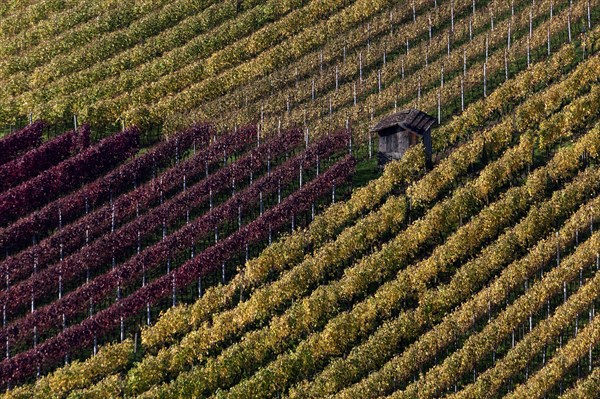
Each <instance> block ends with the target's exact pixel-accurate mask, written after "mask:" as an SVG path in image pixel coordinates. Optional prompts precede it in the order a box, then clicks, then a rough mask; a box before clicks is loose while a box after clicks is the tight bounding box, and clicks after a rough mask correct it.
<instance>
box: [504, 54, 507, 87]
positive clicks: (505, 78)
mask: <svg viewBox="0 0 600 399" xmlns="http://www.w3.org/2000/svg"><path fill="white" fill-rule="evenodd" d="M507 80H508V56H507V52H506V50H504V81H505V82H506V81H507Z"/></svg>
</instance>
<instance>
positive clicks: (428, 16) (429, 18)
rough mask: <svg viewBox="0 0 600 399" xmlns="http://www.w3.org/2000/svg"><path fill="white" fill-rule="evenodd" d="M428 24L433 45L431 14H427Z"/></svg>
mask: <svg viewBox="0 0 600 399" xmlns="http://www.w3.org/2000/svg"><path fill="white" fill-rule="evenodd" d="M427 22H428V23H429V43H431V36H432V34H431V14H427Z"/></svg>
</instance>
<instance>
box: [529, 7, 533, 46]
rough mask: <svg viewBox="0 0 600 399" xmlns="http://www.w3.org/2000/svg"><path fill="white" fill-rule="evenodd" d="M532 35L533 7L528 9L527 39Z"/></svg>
mask: <svg viewBox="0 0 600 399" xmlns="http://www.w3.org/2000/svg"><path fill="white" fill-rule="evenodd" d="M532 35H533V6H532V8H530V9H529V38H530V39H531V36H532Z"/></svg>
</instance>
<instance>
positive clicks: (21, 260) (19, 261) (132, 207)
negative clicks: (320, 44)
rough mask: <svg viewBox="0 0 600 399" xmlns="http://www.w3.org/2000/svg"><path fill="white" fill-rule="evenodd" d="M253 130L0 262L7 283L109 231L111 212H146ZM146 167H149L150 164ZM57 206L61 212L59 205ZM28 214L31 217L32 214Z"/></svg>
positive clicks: (117, 216)
mask: <svg viewBox="0 0 600 399" xmlns="http://www.w3.org/2000/svg"><path fill="white" fill-rule="evenodd" d="M254 132H256V130H255V129H254V128H247V129H241V130H238V131H237V132H235V133H231V134H227V135H225V136H223V137H222V138H221V139H220V140H219V141H218V142H216V143H214V144H213V145H211V146H209V147H207V148H205V149H203V150H202V151H199V152H198V153H197V154H196V155H195V156H194V157H192V158H190V159H188V160H187V161H185V162H182V163H179V164H178V165H176V166H175V167H173V168H171V169H169V170H167V171H166V172H164V173H163V174H161V175H159V176H158V177H157V178H156V179H153V180H151V181H149V182H148V183H146V184H144V185H142V186H140V187H138V188H137V189H135V190H133V191H132V192H130V193H128V194H125V195H122V196H120V197H118V198H117V199H116V200H114V201H113V204H112V206H111V205H109V204H107V205H104V206H103V207H101V208H99V209H97V210H95V211H94V212H92V213H90V214H88V215H86V216H84V217H82V218H80V219H79V220H77V221H76V222H74V223H71V224H70V225H67V226H65V227H63V228H62V229H61V230H60V231H58V232H57V233H56V234H54V235H52V236H50V237H48V238H47V239H45V240H43V241H41V242H40V243H39V244H38V245H35V246H32V247H30V248H28V249H27V250H25V251H23V252H21V253H19V254H16V255H14V256H11V257H9V258H7V259H6V260H5V261H4V262H2V264H1V265H0V270H2V273H3V275H4V276H8V282H9V284H11V285H12V284H14V283H15V282H18V281H20V280H22V279H23V278H26V277H27V276H29V275H31V273H32V272H33V265H34V262H35V264H36V265H37V268H38V270H40V269H43V268H45V267H47V266H48V265H50V264H52V263H54V262H56V261H58V260H59V259H60V254H61V248H62V252H63V254H68V253H73V252H75V251H77V250H79V249H80V248H81V247H83V246H84V245H85V242H86V239H89V240H94V239H95V238H97V237H99V236H101V235H103V234H106V233H108V232H110V229H111V225H112V222H113V217H112V216H113V211H114V221H115V225H118V224H119V223H121V222H123V221H126V220H128V219H130V218H132V217H135V215H136V214H137V213H138V212H143V211H145V210H146V209H147V208H148V207H149V206H150V205H152V203H153V202H155V201H158V200H159V198H160V196H161V192H164V191H168V190H171V189H173V188H176V187H180V186H181V185H182V182H183V177H184V176H187V178H188V179H193V178H195V177H197V176H199V175H201V174H203V173H204V171H205V167H206V162H208V164H209V165H211V164H213V163H219V162H221V160H222V158H223V156H224V155H231V154H232V153H233V152H234V151H237V150H240V149H242V148H244V147H245V146H246V145H247V144H248V143H250V142H251V141H252V140H253V133H254ZM146 166H148V167H150V166H149V164H147V165H146ZM125 172H126V170H125ZM129 179H130V180H129V181H130V182H131V179H133V177H132V176H130V177H129ZM82 201H83V202H85V198H84V197H78V202H79V203H81V202H82ZM59 209H60V210H61V212H62V208H59ZM57 214H58V212H57ZM57 214H55V218H57V219H58V217H57ZM50 216H51V215H50ZM30 217H32V218H34V217H35V216H34V215H32V216H30Z"/></svg>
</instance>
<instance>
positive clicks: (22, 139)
mask: <svg viewBox="0 0 600 399" xmlns="http://www.w3.org/2000/svg"><path fill="white" fill-rule="evenodd" d="M44 126H45V124H44V123H43V122H41V121H36V122H34V123H32V124H31V125H29V126H26V127H25V128H23V129H21V130H18V131H16V132H14V133H12V134H9V135H8V136H6V137H4V138H3V139H2V140H0V165H3V164H5V163H7V162H10V161H12V160H13V159H16V158H18V157H19V156H20V155H21V154H23V153H24V152H26V151H28V150H30V149H32V148H35V147H37V146H38V145H40V144H41V142H42V132H43V130H44Z"/></svg>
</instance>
